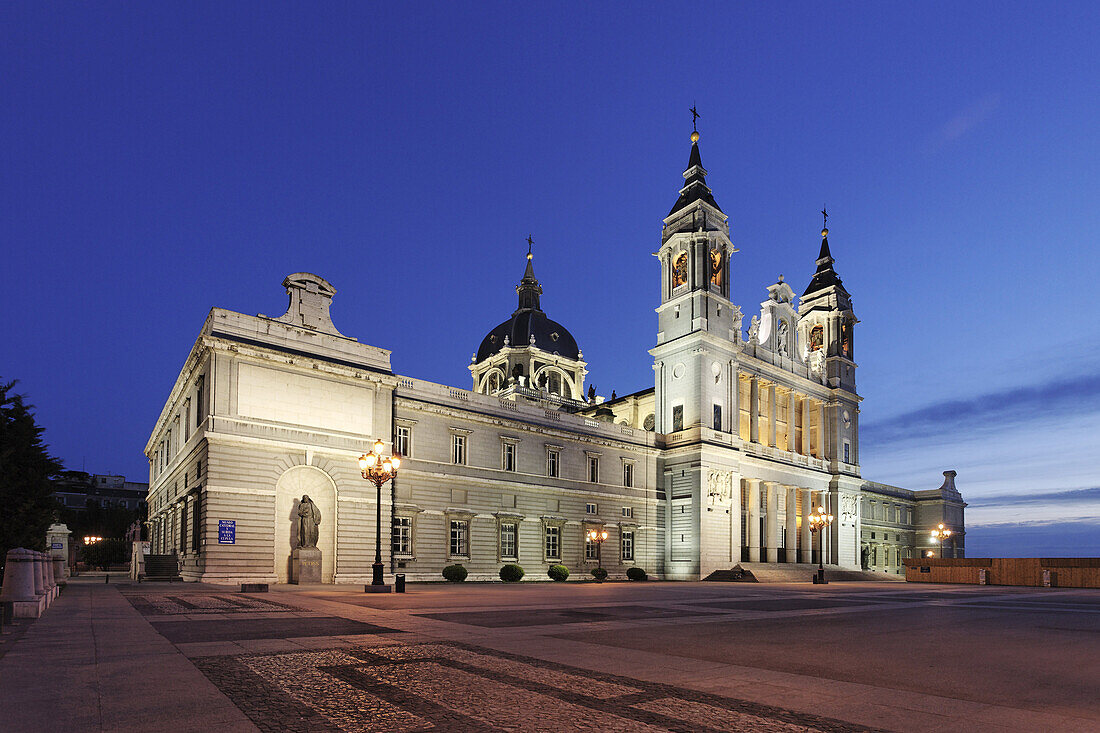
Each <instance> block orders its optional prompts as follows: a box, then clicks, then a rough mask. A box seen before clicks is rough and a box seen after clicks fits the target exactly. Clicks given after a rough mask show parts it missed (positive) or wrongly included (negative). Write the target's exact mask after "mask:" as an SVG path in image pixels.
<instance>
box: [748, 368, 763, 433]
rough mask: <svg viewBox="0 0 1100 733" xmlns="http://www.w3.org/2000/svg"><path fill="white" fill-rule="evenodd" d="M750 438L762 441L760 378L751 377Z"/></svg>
mask: <svg viewBox="0 0 1100 733" xmlns="http://www.w3.org/2000/svg"><path fill="white" fill-rule="evenodd" d="M749 440H750V441H752V442H753V443H759V442H760V380H758V379H757V378H756V376H755V375H754V376H752V377H749Z"/></svg>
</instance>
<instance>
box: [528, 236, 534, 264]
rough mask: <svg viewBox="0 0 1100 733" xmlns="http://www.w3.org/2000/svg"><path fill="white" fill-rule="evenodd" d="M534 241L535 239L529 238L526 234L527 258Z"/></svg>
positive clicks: (529, 255)
mask: <svg viewBox="0 0 1100 733" xmlns="http://www.w3.org/2000/svg"><path fill="white" fill-rule="evenodd" d="M534 243H535V240H534V239H532V238H531V235H530V234H528V235H527V259H531V246H532V245H533V244H534Z"/></svg>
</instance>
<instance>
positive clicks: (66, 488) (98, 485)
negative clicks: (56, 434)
mask: <svg viewBox="0 0 1100 733" xmlns="http://www.w3.org/2000/svg"><path fill="white" fill-rule="evenodd" d="M54 485H55V486H56V487H57V488H56V489H55V490H54V496H55V497H56V498H57V500H58V501H59V502H61V505H62V506H64V507H65V508H66V509H72V510H75V511H81V510H83V509H87V508H88V502H89V501H93V502H95V503H96V504H98V505H99V506H100V507H102V508H104V509H109V508H112V507H117V508H121V509H131V510H133V509H141V508H142V507H144V506H145V500H146V497H147V496H148V494H149V484H147V483H142V482H139V481H127V480H126V477H125V476H109V475H104V474H98V473H97V474H87V473H84V472H83V471H66V472H65V473H64V474H63V475H62V477H61V478H59V479H56V480H55V481H54Z"/></svg>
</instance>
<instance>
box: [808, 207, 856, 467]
mask: <svg viewBox="0 0 1100 733" xmlns="http://www.w3.org/2000/svg"><path fill="white" fill-rule="evenodd" d="M821 214H822V216H823V217H824V219H825V220H826V221H827V220H828V216H829V215H828V214H827V213H826V212H825V210H824V209H823V210H822V211H821ZM834 261H835V260H833V255H832V253H831V252H830V251H829V230H828V229H827V228H825V227H823V228H822V229H821V250H820V252H819V253H818V256H817V272H815V273H814V276H813V278H812V279H811V280H810V284H809V286H808V287H807V288H806V292H805V293H803V295H802V298H801V299H800V300H799V303H798V343H799V349H800V351H801V353H800V356H802V358H803V359H804V360H805V361H806V363H807V365H808V366H809V368H810V373H811V374H812V375H814V376H815V377H816V378H818V379H820V380H821V382H822V384H824V385H826V386H827V387H829V388H831V389H832V393H833V398H832V400H831V401H830V402H829V404H828V406H827V407H826V410H825V414H826V421H825V424H826V432H825V443H826V446H825V453H826V455H827V456H829V460H830V463H831V464H832V465H831V470H832V471H833V472H834V473H836V472H852V471H854V470H855V469H854V467H855V466H858V465H859V401H860V397H859V395H858V393H857V392H856V363H855V344H854V336H855V325H856V324H857V323H859V319H857V318H856V315H855V313H854V312H853V311H852V298H851V296H850V295H848V291H847V290H845V288H844V284H843V283H842V282H841V281H840V276H839V275H837V274H836V270H834V269H833V263H834ZM842 464H844V465H842Z"/></svg>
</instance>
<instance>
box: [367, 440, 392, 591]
mask: <svg viewBox="0 0 1100 733" xmlns="http://www.w3.org/2000/svg"><path fill="white" fill-rule="evenodd" d="M385 447H386V446H385V444H384V443H383V442H382V441H381V440H376V441H374V447H373V449H372V450H371V452H370V453H364V454H363V455H361V456H359V470H360V471H361V472H362V474H363V478H365V479H366V480H367V481H370V482H371V483H372V484H374V486H375V488H376V489H377V490H378V501H377V502H376V504H375V510H376V511H375V527H376V528H377V529H376V532H375V537H374V565H372V566H371V567H372V570H373V576H374V577H373V578H372V579H371V584H370V585H368V586H367V587H366V588H365V589H364V590H370V591H374V592H381V593H385V592H388V591H389V586H388V585H386V581H385V580H384V579H383V578H382V571H383V568H384V566H383V565H382V484H384V483H386V482H387V481H389V480H391V479H393V478H394V477H395V476H397V469H398V468H400V467H401V456H399V455H397V454H396V453H395V454H394V455H392V456H390V457H388V458H387V457H385V456H383V455H382V450H383V449H384V448H385Z"/></svg>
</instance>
